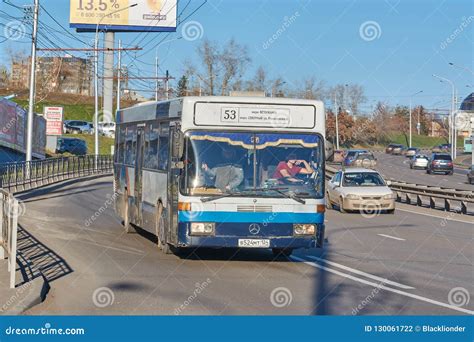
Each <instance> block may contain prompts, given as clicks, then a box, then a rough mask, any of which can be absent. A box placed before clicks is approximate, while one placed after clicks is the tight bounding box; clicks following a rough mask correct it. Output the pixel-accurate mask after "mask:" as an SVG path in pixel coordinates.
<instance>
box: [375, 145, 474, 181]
mask: <svg viewBox="0 0 474 342" xmlns="http://www.w3.org/2000/svg"><path fill="white" fill-rule="evenodd" d="M375 157H376V158H377V169H378V170H379V171H380V172H381V173H382V174H383V176H384V178H386V179H390V178H393V179H395V180H400V181H405V182H409V183H417V184H424V185H434V186H441V187H446V188H452V189H462V190H474V185H471V184H469V183H468V182H467V176H466V173H467V170H465V169H459V168H455V170H454V174H453V175H452V176H447V175H444V174H432V175H429V174H427V173H426V171H425V170H412V169H410V165H409V164H408V158H406V157H405V156H393V155H390V154H385V153H381V152H376V153H375Z"/></svg>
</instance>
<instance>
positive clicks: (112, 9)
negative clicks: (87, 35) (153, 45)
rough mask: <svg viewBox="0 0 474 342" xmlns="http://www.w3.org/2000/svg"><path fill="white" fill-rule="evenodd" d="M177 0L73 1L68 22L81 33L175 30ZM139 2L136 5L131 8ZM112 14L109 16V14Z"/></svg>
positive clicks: (71, 0) (71, 1)
mask: <svg viewBox="0 0 474 342" xmlns="http://www.w3.org/2000/svg"><path fill="white" fill-rule="evenodd" d="M177 2H178V1H177V0H70V6H71V7H70V15H69V25H70V27H72V28H75V29H76V30H77V31H78V32H95V30H96V27H97V24H99V23H100V25H99V30H107V31H110V32H128V31H135V32H149V31H150V32H163V31H168V32H174V31H176V13H177V12H176V10H177V9H176V7H177ZM133 4H137V5H136V6H134V7H130V6H131V5H133ZM109 14H110V15H109Z"/></svg>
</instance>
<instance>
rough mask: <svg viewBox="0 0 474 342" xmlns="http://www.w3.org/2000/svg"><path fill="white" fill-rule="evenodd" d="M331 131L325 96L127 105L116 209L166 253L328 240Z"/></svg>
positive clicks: (283, 250)
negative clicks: (326, 168)
mask: <svg viewBox="0 0 474 342" xmlns="http://www.w3.org/2000/svg"><path fill="white" fill-rule="evenodd" d="M324 136H325V114H324V106H323V103H322V102H320V101H311V100H298V99H286V98H265V97H184V98H178V99H173V100H170V101H163V102H147V103H143V104H139V105H136V106H134V107H131V108H126V109H123V110H120V111H119V112H118V113H117V131H116V137H115V151H116V152H115V168H114V188H115V194H116V198H117V200H116V212H117V214H118V215H119V216H120V217H121V218H122V219H123V222H124V225H125V229H126V230H127V231H131V230H133V227H134V226H135V227H140V228H141V229H144V230H146V231H148V232H150V233H152V234H155V235H156V236H157V240H158V245H159V247H160V248H161V249H162V250H163V251H164V252H165V253H171V252H173V251H177V250H179V249H181V248H189V247H192V248H195V247H233V248H271V249H272V250H273V252H274V253H275V254H277V255H285V256H288V255H290V254H291V252H292V251H293V249H296V248H313V247H322V245H323V241H324V229H325V227H324V211H325V199H324V194H325V192H324V165H325V164H324V162H325V158H324V154H325V153H324V141H325V139H324Z"/></svg>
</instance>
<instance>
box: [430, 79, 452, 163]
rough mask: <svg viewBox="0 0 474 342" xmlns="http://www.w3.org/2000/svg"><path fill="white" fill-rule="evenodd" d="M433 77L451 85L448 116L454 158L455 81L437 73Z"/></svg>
mask: <svg viewBox="0 0 474 342" xmlns="http://www.w3.org/2000/svg"><path fill="white" fill-rule="evenodd" d="M433 77H436V78H438V79H439V80H441V82H443V81H444V82H447V83H449V84H450V85H451V113H450V115H449V117H448V123H449V127H448V131H449V142H450V143H451V158H453V159H454V149H453V148H454V139H455V138H454V136H453V125H454V121H453V116H454V110H455V107H454V106H455V104H454V101H455V96H456V89H455V87H454V83H453V81H451V80H449V79H447V78H445V77H441V76H438V75H435V74H433Z"/></svg>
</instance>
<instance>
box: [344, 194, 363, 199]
mask: <svg viewBox="0 0 474 342" xmlns="http://www.w3.org/2000/svg"><path fill="white" fill-rule="evenodd" d="M346 198H347V199H351V200H360V199H361V198H360V196H357V195H354V194H348V195H347V196H346Z"/></svg>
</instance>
